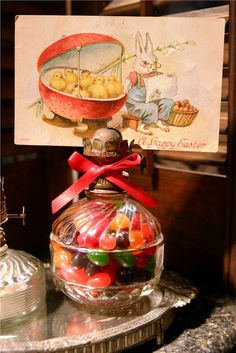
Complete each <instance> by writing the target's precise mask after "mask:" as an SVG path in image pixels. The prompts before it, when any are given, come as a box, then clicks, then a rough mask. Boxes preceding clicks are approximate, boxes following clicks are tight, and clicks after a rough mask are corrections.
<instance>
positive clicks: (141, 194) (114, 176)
mask: <svg viewBox="0 0 236 353" xmlns="http://www.w3.org/2000/svg"><path fill="white" fill-rule="evenodd" d="M105 177H106V179H107V180H109V181H110V182H111V183H113V184H115V185H117V186H119V187H120V188H122V189H123V190H125V191H126V192H127V193H128V194H130V195H131V196H133V197H134V198H135V199H137V200H138V201H139V202H141V204H143V205H145V206H146V207H155V206H159V203H158V201H157V200H155V199H154V198H153V197H152V196H151V195H149V194H148V193H146V192H145V191H144V190H143V189H141V188H139V187H138V186H136V185H134V184H133V183H131V182H130V181H129V180H127V179H126V178H125V177H123V176H122V175H120V174H118V173H116V172H114V173H113V172H109V175H105Z"/></svg>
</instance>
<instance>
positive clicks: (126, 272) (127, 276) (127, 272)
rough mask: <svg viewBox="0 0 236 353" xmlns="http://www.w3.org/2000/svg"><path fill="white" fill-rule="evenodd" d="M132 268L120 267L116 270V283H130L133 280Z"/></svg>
mask: <svg viewBox="0 0 236 353" xmlns="http://www.w3.org/2000/svg"><path fill="white" fill-rule="evenodd" d="M134 274H135V271H134V268H122V269H120V270H119V271H118V272H117V279H116V283H117V284H132V283H133V282H134Z"/></svg>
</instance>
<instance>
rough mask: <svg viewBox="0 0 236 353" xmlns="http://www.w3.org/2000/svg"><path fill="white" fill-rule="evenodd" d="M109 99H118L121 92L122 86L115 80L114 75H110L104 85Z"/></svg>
mask: <svg viewBox="0 0 236 353" xmlns="http://www.w3.org/2000/svg"><path fill="white" fill-rule="evenodd" d="M106 88H107V91H108V94H109V97H110V98H112V97H118V96H119V95H120V94H121V92H122V91H123V85H122V84H121V82H120V81H118V80H117V78H116V77H115V75H110V76H109V77H108V79H107V85H106Z"/></svg>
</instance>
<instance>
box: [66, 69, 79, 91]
mask: <svg viewBox="0 0 236 353" xmlns="http://www.w3.org/2000/svg"><path fill="white" fill-rule="evenodd" d="M64 76H65V81H66V88H65V92H67V93H72V91H73V89H74V88H75V87H76V85H77V83H78V76H77V74H76V73H75V72H73V69H72V68H70V67H67V68H66V69H65V70H64Z"/></svg>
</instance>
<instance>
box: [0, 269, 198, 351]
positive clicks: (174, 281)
mask: <svg viewBox="0 0 236 353" xmlns="http://www.w3.org/2000/svg"><path fill="white" fill-rule="evenodd" d="M47 279H48V289H47V303H46V305H45V306H43V307H42V308H41V309H40V310H37V311H36V312H34V313H33V314H31V315H30V316H28V317H25V318H22V319H19V320H18V321H14V322H11V321H9V322H2V324H1V331H0V347H1V352H57V353H61V352H67V353H109V352H110V353H115V352H119V351H124V350H125V349H128V348H131V347H133V346H135V345H138V344H141V343H143V342H144V341H147V340H149V339H152V338H154V337H156V339H157V343H158V344H162V343H163V340H164V331H165V329H166V328H167V327H168V326H169V325H170V324H171V322H172V321H173V319H174V309H175V308H176V307H180V306H184V305H186V304H187V303H189V302H190V301H191V300H192V299H193V298H194V297H195V296H196V294H197V290H196V288H195V287H194V286H192V284H191V283H190V282H189V281H187V280H185V279H184V278H182V277H180V276H178V275H177V274H175V273H170V272H166V273H164V274H163V276H162V279H161V282H160V284H159V286H158V287H157V288H156V290H155V291H154V293H153V294H152V295H151V296H150V297H148V298H146V299H145V300H143V301H141V302H140V304H139V306H137V307H136V308H135V310H134V311H133V312H132V313H130V314H127V315H122V316H119V317H118V316H104V315H101V314H97V313H91V312H88V311H86V310H85V309H83V307H82V306H80V305H78V304H77V303H74V302H72V301H71V300H70V299H68V298H66V297H65V296H64V295H63V294H62V293H60V292H56V290H55V289H54V287H53V286H52V283H51V279H50V272H49V271H47Z"/></svg>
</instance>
